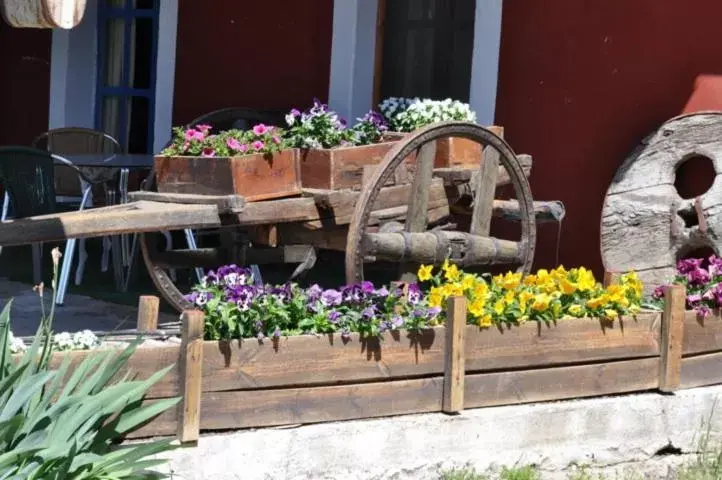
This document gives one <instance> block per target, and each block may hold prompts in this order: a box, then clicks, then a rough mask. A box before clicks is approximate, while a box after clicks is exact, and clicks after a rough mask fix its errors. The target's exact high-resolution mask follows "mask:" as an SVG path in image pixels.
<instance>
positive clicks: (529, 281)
mask: <svg viewBox="0 0 722 480" xmlns="http://www.w3.org/2000/svg"><path fill="white" fill-rule="evenodd" d="M536 281H537V278H536V275H527V276H526V277H524V280H523V282H522V283H524V285H526V286H528V287H533V286H534V285H536Z"/></svg>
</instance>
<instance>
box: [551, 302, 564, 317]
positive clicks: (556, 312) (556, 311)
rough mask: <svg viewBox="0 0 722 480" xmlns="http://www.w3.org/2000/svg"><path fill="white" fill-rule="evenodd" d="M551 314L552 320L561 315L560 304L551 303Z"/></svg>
mask: <svg viewBox="0 0 722 480" xmlns="http://www.w3.org/2000/svg"><path fill="white" fill-rule="evenodd" d="M552 313H553V314H554V318H558V317H559V316H560V315H561V314H562V304H561V302H554V303H552Z"/></svg>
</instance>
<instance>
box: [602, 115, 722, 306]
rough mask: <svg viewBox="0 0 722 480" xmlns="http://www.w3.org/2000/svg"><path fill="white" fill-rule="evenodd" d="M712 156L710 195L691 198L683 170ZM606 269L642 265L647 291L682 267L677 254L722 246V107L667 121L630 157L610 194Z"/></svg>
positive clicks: (604, 217)
mask: <svg viewBox="0 0 722 480" xmlns="http://www.w3.org/2000/svg"><path fill="white" fill-rule="evenodd" d="M693 157H706V158H708V159H710V160H711V162H712V164H713V165H714V170H715V178H714V182H713V183H712V186H711V188H710V189H709V190H708V191H707V192H706V193H704V194H702V195H700V196H698V197H696V198H691V199H683V198H682V197H681V196H680V194H679V193H678V192H677V190H676V188H675V185H674V184H675V178H676V171H677V168H678V167H679V166H680V165H681V164H682V163H684V162H685V161H687V160H688V159H690V158H693ZM600 230H601V248H602V260H603V262H604V268H605V270H607V271H610V272H624V271H629V270H635V271H637V273H638V274H639V276H640V278H641V280H642V282H643V283H644V286H645V292H646V293H650V292H651V291H652V290H654V288H655V287H656V286H658V285H660V284H662V283H664V282H665V281H667V280H668V279H669V277H671V276H672V275H674V273H675V264H676V262H677V260H678V259H679V258H681V257H683V256H684V255H686V254H688V253H689V252H691V251H693V250H696V249H699V248H704V247H708V248H711V249H712V250H714V251H715V252H717V254H719V253H721V252H722V112H702V113H695V114H691V115H683V116H680V117H676V118H673V119H671V120H669V121H667V122H665V123H664V124H663V125H662V126H661V127H659V128H658V129H657V130H656V131H655V132H653V133H652V134H651V135H649V136H648V137H647V138H646V139H645V140H644V141H643V142H642V144H641V145H640V146H639V147H638V148H637V149H636V150H635V151H634V152H632V154H631V155H630V156H629V157H628V158H627V159H626V160H625V161H624V163H623V164H622V166H621V167H620V168H619V170H618V171H617V173H616V175H615V176H614V179H613V180H612V184H611V185H610V187H609V190H608V191H607V194H606V197H605V199H604V207H603V210H602V220H601V229H600Z"/></svg>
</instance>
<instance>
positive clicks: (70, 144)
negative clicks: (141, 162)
mask: <svg viewBox="0 0 722 480" xmlns="http://www.w3.org/2000/svg"><path fill="white" fill-rule="evenodd" d="M32 146H33V148H38V149H43V150H48V151H49V152H53V153H56V154H58V155H82V154H94V153H120V152H121V151H122V148H121V147H120V144H119V143H118V141H117V140H116V139H115V138H113V137H112V136H110V135H108V134H107V133H105V132H101V131H98V130H93V129H91V128H83V127H66V128H55V129H53V130H49V131H47V132H45V133H43V134H42V135H40V136H38V137H36V138H35V140H33V143H32ZM55 190H56V192H57V193H58V194H60V195H72V196H77V195H80V183H79V182H78V175H77V173H75V172H74V171H73V170H71V169H70V168H68V167H63V166H56V167H55Z"/></svg>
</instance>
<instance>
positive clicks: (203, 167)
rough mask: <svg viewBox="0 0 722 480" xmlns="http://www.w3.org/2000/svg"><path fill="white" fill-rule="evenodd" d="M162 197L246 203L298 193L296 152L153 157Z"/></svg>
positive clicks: (298, 178) (299, 179) (298, 177)
mask: <svg viewBox="0 0 722 480" xmlns="http://www.w3.org/2000/svg"><path fill="white" fill-rule="evenodd" d="M155 169H156V180H157V183H158V191H159V192H161V193H191V194H201V195H242V196H244V197H245V198H246V200H248V201H257V200H268V199H272V198H282V197H289V196H293V195H298V194H300V193H301V169H300V164H299V152H298V150H296V149H289V150H283V151H281V152H278V153H275V154H273V155H262V154H254V155H243V156H238V157H164V156H157V157H155Z"/></svg>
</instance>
